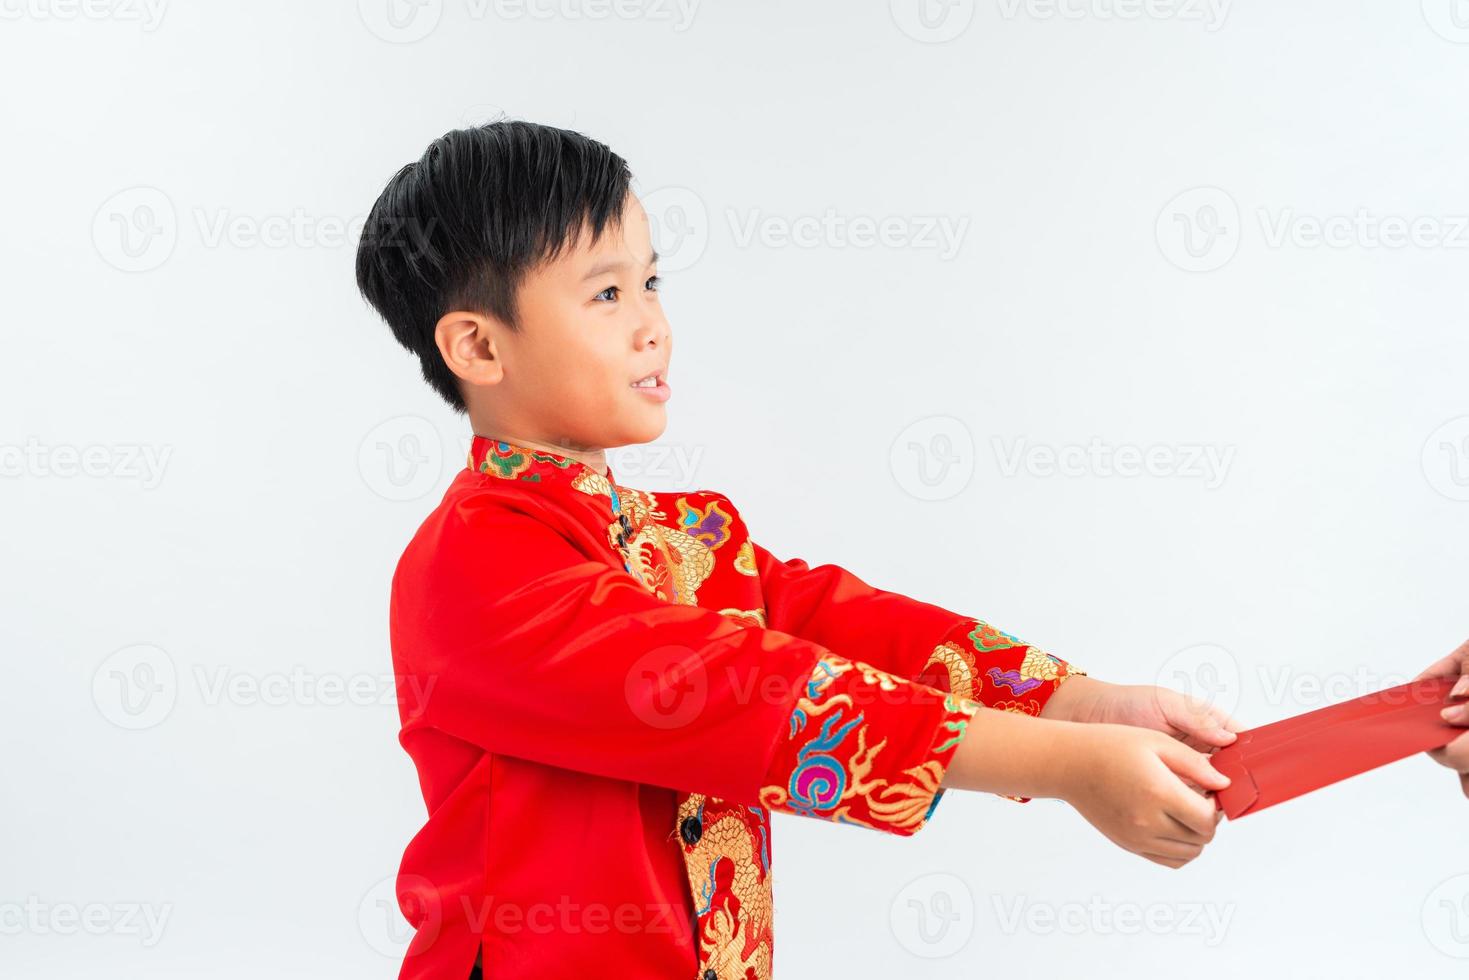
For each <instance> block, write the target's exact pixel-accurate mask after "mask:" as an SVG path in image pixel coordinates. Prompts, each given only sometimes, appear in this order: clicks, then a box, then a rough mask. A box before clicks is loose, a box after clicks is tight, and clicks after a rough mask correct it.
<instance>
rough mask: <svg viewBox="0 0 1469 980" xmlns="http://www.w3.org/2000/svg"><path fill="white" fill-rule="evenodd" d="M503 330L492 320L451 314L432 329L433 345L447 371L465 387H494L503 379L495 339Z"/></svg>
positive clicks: (484, 317) (480, 315)
mask: <svg viewBox="0 0 1469 980" xmlns="http://www.w3.org/2000/svg"><path fill="white" fill-rule="evenodd" d="M503 329H504V327H503V326H502V325H501V324H500V323H499V321H497V320H496V319H495V318H494V317H490V316H484V315H483V314H480V313H470V312H466V311H464V310H455V311H453V312H450V313H445V314H444V315H443V316H441V317H440V318H439V322H438V323H437V324H436V325H435V326H434V342H435V343H436V344H437V345H438V348H439V354H440V356H442V357H443V359H444V363H445V364H447V365H448V366H449V370H450V371H453V372H454V375H455V376H456V377H458V378H459V379H460V380H461V381H463V382H465V383H466V384H472V385H492V384H497V383H498V382H499V381H500V379H501V378H503V377H504V376H505V364H504V361H503V360H502V359H501V356H500V348H499V346H498V345H497V338H498V337H499V335H500V333H501V331H502V330H503Z"/></svg>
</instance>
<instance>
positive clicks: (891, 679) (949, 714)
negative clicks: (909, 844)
mask: <svg viewBox="0 0 1469 980" xmlns="http://www.w3.org/2000/svg"><path fill="white" fill-rule="evenodd" d="M979 708H980V706H979V705H978V704H977V703H975V702H974V701H971V700H969V699H967V698H962V697H958V696H956V695H953V694H949V693H946V692H944V691H941V690H937V689H935V688H932V687H929V686H927V685H925V684H917V683H914V682H913V681H909V680H906V679H904V678H902V677H898V676H896V675H893V674H889V673H886V672H884V671H881V670H878V669H877V668H875V667H872V666H871V665H869V664H865V663H861V662H860V661H855V660H848V659H846V658H845V657H840V656H837V655H836V654H828V655H825V656H823V657H821V658H820V659H818V660H817V662H816V667H815V669H814V670H813V672H812V674H811V679H810V681H809V682H808V683H807V684H806V687H805V689H804V690H803V691H801V692H799V694H798V695H797V697H796V700H795V705H794V708H793V710H792V712H791V716H790V729H789V732H788V733H784V734H783V735H782V736H780V737H778V738H777V742H776V748H775V753H774V755H773V757H772V759H771V762H770V766H769V769H768V774H767V777H766V785H765V786H764V787H763V788H762V789H761V790H760V802H761V804H763V805H764V806H766V807H768V808H769V809H770V810H772V811H778V812H784V813H794V814H798V815H800V816H806V817H816V818H818V819H823V820H830V821H832V822H834V823H848V824H857V825H859V826H863V827H868V828H871V829H874V830H882V831H886V832H888V833H892V834H897V835H899V836H902V837H909V836H912V835H913V834H914V833H916V832H917V831H918V830H919V829H921V828H922V827H923V825H924V824H925V823H927V821H928V818H929V817H930V816H932V814H933V810H934V807H935V806H937V804H938V801H939V798H940V797H941V796H942V793H943V790H942V789H941V788H940V784H941V783H942V781H943V778H944V772H945V771H946V770H947V769H948V766H949V763H950V761H951V760H952V759H953V756H954V751H955V749H956V748H957V747H958V745H959V743H960V741H961V740H962V739H963V738H964V735H965V733H966V731H967V730H968V723H969V719H970V718H971V717H973V715H974V713H975V712H976V711H978V710H979Z"/></svg>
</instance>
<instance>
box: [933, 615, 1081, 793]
mask: <svg viewBox="0 0 1469 980" xmlns="http://www.w3.org/2000/svg"><path fill="white" fill-rule="evenodd" d="M1085 673H1086V671H1083V670H1078V669H1077V668H1076V667H1074V666H1072V665H1071V664H1069V663H1067V662H1066V661H1064V660H1062V659H1061V658H1060V657H1055V656H1052V655H1051V654H1049V653H1046V652H1045V651H1044V650H1041V649H1040V648H1039V647H1033V646H1030V645H1029V644H1027V643H1025V642H1024V641H1022V640H1020V639H1018V638H1016V637H1014V636H1011V635H1010V634H1009V633H1004V632H1001V631H1000V630H997V629H995V628H994V627H993V626H991V625H989V624H988V623H986V622H984V621H982V620H978V619H967V620H964V621H963V622H960V623H958V624H957V625H955V626H954V627H953V628H952V629H950V630H949V633H948V635H947V636H945V637H944V638H943V640H942V641H941V642H940V643H939V644H938V646H936V647H934V650H933V653H932V654H931V655H930V656H929V659H928V664H927V666H925V667H924V669H923V672H922V674H920V675H919V680H920V681H921V682H923V683H925V684H928V685H930V686H932V687H935V688H937V689H939V690H941V691H950V692H952V693H954V694H957V695H959V696H960V697H964V698H970V699H973V700H974V701H977V702H979V703H980V704H982V705H984V706H985V707H986V708H995V709H997V710H1000V711H1016V712H1020V713H1022V714H1027V715H1032V716H1037V717H1038V716H1039V715H1040V713H1041V710H1042V709H1044V708H1045V706H1046V702H1047V701H1049V700H1050V698H1051V695H1052V694H1055V693H1056V689H1057V688H1058V687H1060V686H1061V684H1062V682H1063V681H1065V680H1066V678H1068V677H1070V676H1072V675H1073V674H1085ZM1005 798H1006V799H1007V800H1015V801H1016V802H1017V803H1028V802H1030V798H1029V797H1025V796H1006V797H1005Z"/></svg>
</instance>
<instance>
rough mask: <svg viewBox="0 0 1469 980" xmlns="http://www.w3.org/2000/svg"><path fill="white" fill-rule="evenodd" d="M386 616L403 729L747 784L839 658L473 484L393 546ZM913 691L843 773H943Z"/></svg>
mask: <svg viewBox="0 0 1469 980" xmlns="http://www.w3.org/2000/svg"><path fill="white" fill-rule="evenodd" d="M390 627H391V633H392V638H393V651H394V659H395V666H396V669H397V671H398V675H399V676H398V685H399V692H400V711H401V713H402V715H403V735H402V737H403V738H404V739H407V738H411V737H413V732H414V730H415V729H418V728H421V727H430V728H434V729H437V730H439V731H441V732H444V733H446V734H448V735H450V736H453V737H455V738H458V739H460V740H462V741H464V742H467V743H469V744H472V745H475V746H478V747H480V748H482V749H484V750H486V751H489V752H494V753H500V754H505V755H510V756H516V757H519V758H522V759H527V760H531V761H534V762H539V763H542V764H546V765H553V766H559V767H562V768H566V769H573V770H577V771H581V772H587V773H592V774H595V775H599V776H604V777H608V778H613V779H622V780H627V781H631V782H638V783H646V784H650V785H657V786H664V787H667V788H670V789H675V790H683V791H696V792H703V793H708V794H711V795H715V796H720V797H723V798H725V799H731V800H744V801H749V802H755V801H757V800H758V799H759V798H760V796H761V792H762V787H765V786H766V785H768V784H769V783H770V781H771V774H772V773H776V774H778V775H777V777H776V778H781V777H782V776H784V775H787V773H786V770H787V768H788V767H789V765H790V763H789V760H786V759H785V757H784V756H782V757H781V758H777V756H778V755H780V754H781V753H783V752H785V750H786V747H787V745H786V742H787V740H788V735H789V732H790V725H791V719H792V715H793V713H794V712H796V711H798V710H802V709H801V701H802V699H806V698H808V697H809V696H810V695H809V692H808V685H809V684H810V683H811V681H812V677H813V671H815V670H817V669H818V666H817V665H818V663H819V662H822V661H825V662H827V663H833V664H835V663H838V662H841V658H840V657H836V656H835V655H834V654H833V653H832V651H830V650H828V649H826V648H825V647H824V646H822V645H821V644H819V643H817V642H815V641H812V640H808V639H804V638H802V637H798V636H794V635H792V634H790V633H787V632H783V631H781V630H778V629H767V628H761V627H759V626H755V625H751V624H748V623H741V622H737V621H735V620H734V619H731V618H730V617H727V616H725V615H723V614H721V613H718V612H715V611H713V610H710V609H704V608H700V607H697V606H690V605H681V604H674V603H669V602H667V601H665V600H663V599H660V598H658V597H657V596H654V595H652V594H651V593H649V592H648V591H647V590H646V589H645V588H644V587H643V586H642V585H641V584H640V583H639V582H638V581H637V580H636V579H635V578H633V577H632V576H631V575H629V574H627V572H626V571H624V570H622V569H620V568H615V567H613V566H612V565H610V564H609V563H607V562H605V561H601V560H593V559H589V558H588V557H587V556H586V555H585V554H584V553H583V552H582V551H580V550H579V549H578V548H577V547H576V546H574V545H573V544H572V543H571V542H570V541H568V540H567V539H566V538H564V537H562V536H561V535H560V534H559V533H557V531H556V530H555V529H554V528H553V527H551V526H550V525H548V524H546V523H544V522H542V521H540V520H537V519H536V518H534V517H531V516H529V515H527V514H523V513H519V512H517V511H514V510H512V509H509V508H506V507H504V506H502V505H497V504H482V503H479V502H477V501H475V500H473V499H470V500H466V501H464V502H462V503H461V504H460V505H459V506H458V507H457V508H454V509H453V510H452V511H450V512H449V513H447V514H446V515H445V517H444V518H443V520H442V521H440V522H439V523H437V524H436V525H435V526H433V527H432V528H430V529H429V530H428V532H427V533H425V534H423V535H422V537H421V538H416V539H415V541H414V543H413V544H412V545H410V547H409V549H408V550H407V551H406V552H405V553H404V557H403V560H402V561H401V562H400V563H399V565H398V569H397V571H396V573H395V575H394V578H393V593H392V602H391V611H390ZM908 686H909V687H910V688H913V689H915V690H916V689H918V688H920V687H921V685H915V684H909V685H908ZM924 691H926V693H927V696H926V697H924V696H919V697H914V698H910V699H908V700H907V701H899V702H898V703H895V704H892V705H889V706H886V707H885V708H883V710H882V711H881V712H873V713H869V714H868V716H867V728H866V735H864V736H863V738H864V739H866V740H867V742H868V744H878V743H882V742H886V743H887V746H888V747H887V748H886V749H885V750H884V752H883V753H881V754H880V756H879V755H878V754H876V753H873V754H871V758H859V759H857V760H855V761H854V763H853V765H854V767H856V768H854V773H853V774H854V776H855V777H858V778H860V780H865V781H868V782H871V781H873V780H878V781H884V782H885V783H886V784H888V785H897V784H900V783H903V782H904V781H905V780H907V779H908V778H910V777H909V774H908V773H907V772H906V770H907V769H909V768H912V767H913V766H915V765H918V766H920V767H921V768H922V773H923V778H925V779H933V778H941V776H942V768H943V766H944V765H946V764H947V758H948V755H946V754H945V752H947V753H948V754H950V755H951V754H952V749H951V748H949V749H945V748H943V747H942V740H940V739H939V738H938V737H937V736H938V735H939V729H940V728H941V727H943V726H944V725H945V724H946V723H948V721H949V720H950V719H951V717H952V716H953V715H954V713H955V712H954V709H953V707H951V705H952V701H951V700H950V699H946V698H945V697H944V696H943V694H942V693H941V692H938V691H936V690H933V689H931V688H926V689H924ZM930 736H933V738H932V739H931V738H930ZM935 762H936V763H938V766H937V768H935V765H934V764H933V763H935ZM786 781H787V782H789V780H788V779H787V780H786ZM812 815H813V816H824V815H825V814H824V813H819V812H813V813H812ZM890 826H894V827H901V826H904V824H903V823H902V822H901V821H899V822H898V823H897V824H890Z"/></svg>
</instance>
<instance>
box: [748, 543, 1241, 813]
mask: <svg viewBox="0 0 1469 980" xmlns="http://www.w3.org/2000/svg"><path fill="white" fill-rule="evenodd" d="M753 548H754V554H755V564H756V567H757V568H758V569H759V572H760V579H761V584H762V586H763V587H764V590H765V599H766V608H767V613H768V624H769V625H770V626H772V627H773V628H776V629H780V630H784V631H786V632H789V633H793V634H795V635H797V636H800V637H803V638H805V639H809V640H812V641H813V642H816V643H820V644H822V645H824V646H828V647H830V648H832V649H834V650H844V649H851V648H853V646H854V645H856V644H860V646H861V649H862V651H863V657H864V659H866V660H867V662H868V663H871V664H873V665H874V666H877V667H880V668H882V669H883V670H886V671H888V672H890V673H893V674H897V675H899V676H902V677H909V678H913V679H916V680H919V681H922V682H923V683H926V684H930V685H932V686H934V687H938V688H939V689H941V690H946V691H952V692H953V693H955V694H957V695H959V696H961V697H965V698H970V699H972V700H974V701H978V702H979V703H980V704H983V705H984V706H986V707H990V708H1004V709H1007V710H1010V711H1020V712H1024V713H1026V714H1032V715H1039V716H1040V717H1043V718H1051V719H1055V720H1058V721H1084V722H1100V723H1105V724H1117V725H1130V726H1134V727H1140V728H1150V729H1152V730H1154V731H1158V732H1163V733H1164V734H1167V735H1172V736H1173V737H1175V738H1178V739H1180V740H1182V741H1184V742H1185V743H1186V744H1188V745H1189V746H1191V747H1193V748H1197V749H1201V750H1207V749H1210V748H1216V747H1219V746H1223V745H1228V744H1229V743H1230V742H1233V741H1234V738H1235V735H1234V733H1235V732H1237V731H1240V730H1241V726H1240V725H1239V723H1238V722H1236V721H1235V720H1234V719H1233V718H1230V717H1229V716H1228V715H1226V714H1224V713H1222V712H1219V711H1218V710H1216V709H1214V708H1213V707H1211V706H1210V705H1208V704H1207V703H1205V702H1203V701H1200V700H1198V699H1196V698H1191V697H1188V696H1186V695H1183V694H1180V693H1178V692H1176V691H1171V690H1168V689H1167V688H1161V687H1154V686H1151V685H1144V684H1129V685H1123V684H1110V683H1107V682H1105V681H1101V680H1098V679H1096V678H1092V677H1089V676H1086V673H1085V671H1082V670H1080V669H1078V668H1077V667H1076V666H1075V665H1074V664H1072V663H1069V662H1068V661H1066V660H1063V659H1062V658H1060V657H1057V656H1055V655H1054V654H1050V653H1047V652H1046V651H1044V650H1042V649H1040V648H1039V647H1036V646H1033V645H1031V644H1029V643H1026V642H1025V641H1023V640H1021V639H1019V638H1018V637H1015V636H1012V635H1011V634H1009V633H1006V632H1004V631H1003V630H1000V629H997V628H995V627H994V626H991V625H990V624H988V623H986V622H984V621H983V620H980V619H976V618H973V617H969V616H965V615H963V614H961V613H957V612H953V611H951V610H948V609H945V608H943V607H941V606H937V605H934V604H933V603H928V602H923V601H921V600H919V599H914V598H910V597H909V596H905V595H902V594H901V593H897V592H891V591H888V590H885V589H879V588H875V587H873V586H872V585H869V584H868V583H867V582H865V581H863V580H862V579H861V578H859V577H857V576H856V575H854V574H852V573H851V572H849V571H847V570H846V569H844V568H842V567H841V566H839V565H835V564H831V563H826V564H822V565H818V566H815V567H811V566H810V565H808V564H807V563H806V562H805V561H804V560H802V559H800V558H790V559H786V560H781V559H779V558H777V557H775V556H774V555H773V554H772V553H771V552H770V551H769V550H767V549H766V548H764V547H762V546H761V545H760V544H758V543H753ZM1012 798H1014V799H1019V800H1022V801H1023V800H1024V796H1023V795H1022V796H1016V797H1012Z"/></svg>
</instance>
